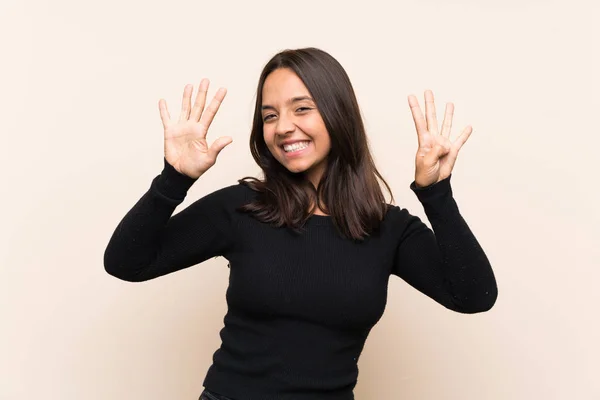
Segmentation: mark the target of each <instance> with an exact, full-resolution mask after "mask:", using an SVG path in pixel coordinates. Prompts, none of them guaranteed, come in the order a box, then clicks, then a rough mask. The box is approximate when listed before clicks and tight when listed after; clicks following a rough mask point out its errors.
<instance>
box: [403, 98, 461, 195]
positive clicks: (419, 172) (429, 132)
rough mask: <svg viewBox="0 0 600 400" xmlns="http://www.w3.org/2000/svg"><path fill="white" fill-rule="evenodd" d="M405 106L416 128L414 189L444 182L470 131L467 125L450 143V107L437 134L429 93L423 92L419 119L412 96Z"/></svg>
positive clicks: (451, 106)
mask: <svg viewBox="0 0 600 400" xmlns="http://www.w3.org/2000/svg"><path fill="white" fill-rule="evenodd" d="M408 104H409V105H410V110H411V113H412V116H413V120H414V122H415V127H416V128H417V135H418V139H419V148H418V150H417V155H416V159H415V183H416V185H417V186H418V187H425V186H429V185H433V184H435V183H437V182H439V181H441V180H444V179H446V178H447V177H449V176H450V174H451V173H452V169H453V168H454V163H455V162H456V158H457V157H458V152H459V150H460V149H461V147H462V146H463V145H464V144H465V142H466V141H467V139H468V138H469V136H471V133H472V132H473V128H472V127H471V126H470V125H468V126H467V127H466V128H465V129H463V131H462V133H461V134H460V136H459V137H458V138H457V139H456V140H455V141H454V142H451V141H450V130H451V128H452V117H453V115H454V104H452V103H447V104H446V112H445V115H444V121H443V123H442V130H441V132H439V131H438V122H437V118H436V114H435V103H434V101H433V92H432V91H431V90H426V91H425V114H426V116H427V119H425V117H423V113H422V112H421V108H420V107H419V101H418V100H417V98H416V97H415V96H414V95H410V96H408Z"/></svg>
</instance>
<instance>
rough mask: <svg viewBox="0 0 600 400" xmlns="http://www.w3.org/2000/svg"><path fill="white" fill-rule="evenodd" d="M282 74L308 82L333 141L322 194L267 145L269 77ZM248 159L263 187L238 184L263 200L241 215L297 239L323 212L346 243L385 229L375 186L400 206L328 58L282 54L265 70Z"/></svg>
mask: <svg viewBox="0 0 600 400" xmlns="http://www.w3.org/2000/svg"><path fill="white" fill-rule="evenodd" d="M279 68H289V69H291V70H292V71H294V73H296V75H298V77H299V78H300V79H301V80H302V82H303V83H304V85H305V86H306V88H307V89H308V91H309V92H310V94H311V96H312V98H313V99H314V101H315V103H316V106H317V109H318V111H319V112H320V114H321V117H322V118H323V121H324V123H325V127H326V129H327V132H328V133H329V136H330V140H331V150H330V152H329V155H328V157H327V168H326V171H325V172H324V174H323V176H322V178H321V181H320V183H319V185H318V187H317V188H316V189H315V187H314V186H313V185H312V184H311V183H310V182H309V181H308V179H305V177H304V175H303V174H302V173H292V172H290V171H288V170H287V169H286V168H285V167H284V166H283V165H281V164H280V163H279V161H277V160H276V159H275V157H273V155H272V154H271V152H270V151H269V149H268V148H267V145H266V143H265V140H264V136H263V118H262V113H261V106H262V92H263V85H264V83H265V80H266V79H267V76H269V74H270V73H271V72H273V71H275V70H276V69H279ZM250 151H251V152H252V156H253V157H254V160H255V161H256V163H257V164H258V165H259V167H260V168H261V169H262V171H263V174H264V179H263V180H259V179H257V178H255V177H244V178H242V179H240V180H239V181H238V182H239V183H241V184H244V185H247V186H249V187H250V188H252V189H253V190H255V191H257V192H259V196H257V197H256V199H255V200H254V201H252V202H251V203H249V204H246V205H244V206H242V207H241V208H240V210H241V211H245V212H251V213H252V214H253V215H254V216H255V217H256V218H257V219H258V220H259V221H262V222H266V223H271V224H274V225H275V226H278V227H281V226H284V225H286V226H288V227H290V228H292V229H293V230H294V231H296V232H299V231H300V230H301V227H302V225H303V224H304V223H305V222H306V221H307V220H308V218H310V216H311V215H312V213H313V212H314V208H315V207H316V205H317V204H318V205H319V207H320V208H321V209H322V210H323V211H325V212H326V213H327V214H329V215H330V216H331V217H332V218H333V222H334V224H335V226H336V227H337V229H338V231H339V232H340V233H341V234H342V235H343V236H344V237H346V238H351V239H355V240H363V239H364V237H365V236H370V234H371V233H372V232H374V231H375V230H376V229H377V228H378V227H379V225H380V222H381V220H382V219H383V217H384V216H385V213H386V211H387V207H388V206H387V204H386V203H385V198H384V196H383V193H382V190H381V187H380V186H379V183H378V181H377V179H379V180H380V181H381V182H382V183H383V184H384V185H385V187H386V189H387V191H388V193H389V194H390V196H391V201H392V202H393V201H394V196H393V194H392V191H391V189H390V187H389V185H388V184H387V182H386V181H385V180H384V179H383V177H382V176H381V174H380V173H379V171H377V168H376V167H375V163H374V161H373V158H372V156H371V152H370V150H369V145H368V141H367V135H366V133H365V128H364V124H363V121H362V117H361V115H360V108H359V106H358V102H357V100H356V95H355V93H354V89H353V88H352V84H351V83H350V79H349V77H348V75H347V74H346V71H345V70H344V68H343V67H342V66H341V64H340V63H339V62H338V61H337V60H336V59H335V58H333V57H332V56H331V55H330V54H328V53H327V52H325V51H323V50H320V49H317V48H313V47H310V48H303V49H296V50H290V49H288V50H284V51H282V52H280V53H278V54H276V55H275V56H273V58H271V60H270V61H269V62H268V63H267V64H266V65H265V67H264V68H263V71H262V73H261V75H260V79H259V82H258V88H257V91H256V106H255V110H254V119H253V123H252V131H251V134H250ZM311 205H312V209H311Z"/></svg>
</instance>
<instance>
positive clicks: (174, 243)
mask: <svg viewBox="0 0 600 400" xmlns="http://www.w3.org/2000/svg"><path fill="white" fill-rule="evenodd" d="M208 85H209V82H208V80H206V79H204V80H202V82H201V83H200V87H199V90H198V94H197V96H196V99H195V102H194V104H193V106H192V104H191V97H192V91H193V87H192V86H190V85H187V86H186V87H185V89H184V93H183V105H182V110H181V114H180V116H179V118H178V120H173V119H172V118H171V116H170V115H169V112H168V110H167V105H166V103H165V101H164V100H162V99H161V100H160V101H159V109H160V115H161V119H162V122H163V125H164V139H165V140H164V143H165V148H164V168H163V170H162V172H161V173H160V175H158V176H156V177H155V178H154V179H153V180H152V183H151V184H150V187H149V189H148V191H147V192H146V193H145V194H144V195H143V196H142V197H141V199H140V200H139V201H138V202H137V203H136V204H135V205H134V206H133V208H132V209H131V210H130V211H129V212H128V213H127V214H126V215H125V217H124V218H123V219H122V221H121V222H120V223H119V225H118V226H117V228H116V229H115V231H114V234H113V236H112V238H111V239H110V242H109V244H108V246H107V248H106V252H105V256H104V265H105V268H106V271H107V272H108V273H109V274H111V275H113V276H115V277H117V278H119V279H123V280H126V281H131V282H140V281H144V280H148V279H153V278H156V277H159V276H162V275H165V274H168V273H171V272H174V271H177V270H180V269H183V268H187V267H190V266H192V265H196V264H198V263H201V262H203V261H205V260H207V259H209V258H211V257H215V256H223V257H225V258H226V259H227V260H228V261H229V266H230V278H229V288H228V290H227V295H226V298H227V305H228V311H227V314H226V316H225V318H224V328H223V329H222V330H221V333H220V334H221V339H222V345H221V346H220V348H219V349H218V350H217V351H216V352H215V354H214V357H213V365H212V366H211V367H210V368H209V370H208V373H207V375H206V377H205V379H204V382H203V386H204V387H205V390H204V391H203V393H202V394H201V396H200V398H201V399H203V400H215V399H217V400H223V399H224V400H227V399H233V400H285V399H293V400H304V399H319V400H325V399H331V400H333V399H335V400H348V399H353V398H354V394H353V389H354V387H355V385H356V383H357V377H358V368H357V362H358V359H359V356H360V354H361V351H362V349H363V345H364V343H365V340H366V338H367V336H368V334H369V332H370V330H371V329H372V327H373V326H374V325H375V324H376V323H377V321H378V320H379V319H380V317H381V316H382V315H383V312H384V309H385V305H386V299H387V287H388V280H389V277H390V275H396V276H398V277H400V278H402V279H403V280H405V281H406V282H407V283H408V284H410V285H411V286H412V287H414V288H415V289H417V290H419V291H420V292H422V293H423V294H425V295H427V296H429V297H430V298H432V299H433V300H434V301H436V302H438V303H439V304H441V305H442V306H444V307H446V308H448V309H450V310H453V311H456V312H460V313H478V312H484V311H487V310H489V309H490V308H491V307H492V306H493V304H494V303H495V301H496V297H497V293H498V292H497V287H496V280H495V277H494V273H493V271H492V268H491V265H490V263H489V261H488V259H487V257H486V255H485V253H484V251H483V250H482V248H481V247H480V245H479V243H478V242H477V240H476V238H475V237H474V235H473V233H472V232H471V230H470V229H469V227H468V225H467V223H466V222H465V220H464V219H463V218H462V216H461V214H460V212H459V209H458V207H457V204H456V202H455V200H454V198H453V195H452V189H451V186H450V178H451V172H452V168H453V166H454V163H455V161H456V158H457V154H458V152H459V150H460V148H461V147H462V146H463V144H464V143H465V142H466V140H467V139H468V137H469V135H470V134H471V128H470V127H467V128H466V129H465V130H464V131H463V132H462V134H461V135H460V136H459V137H458V138H457V139H456V140H455V141H451V140H450V128H451V125H452V116H453V105H452V104H448V105H447V107H446V112H445V116H444V120H443V123H442V127H441V130H439V128H438V122H437V119H436V113H435V107H434V101H433V94H432V93H431V92H430V91H426V92H425V114H426V117H424V116H423V114H422V112H421V109H420V107H419V103H418V101H417V99H416V98H415V97H414V96H409V98H408V102H409V105H410V108H411V110H412V116H413V118H414V121H415V126H416V130H417V135H418V144H419V145H418V149H417V153H416V162H415V164H416V171H415V180H414V181H413V182H412V183H411V184H410V188H411V189H412V191H413V192H414V193H415V195H416V196H417V198H418V199H419V201H420V202H421V203H422V205H423V207H424V211H425V213H426V215H427V217H428V219H429V221H430V222H431V226H432V228H433V230H432V229H430V228H428V227H427V226H426V225H425V224H424V223H423V222H422V221H421V220H420V219H419V218H418V217H416V216H414V215H411V214H410V213H409V212H408V211H407V210H406V209H404V208H400V207H398V206H393V205H391V204H388V203H386V202H385V199H384V196H383V193H382V190H381V188H380V185H379V181H381V182H382V183H383V184H384V186H385V187H386V189H387V191H388V192H391V191H390V189H389V187H388V185H387V183H385V181H384V180H383V178H382V177H381V175H380V174H379V172H378V171H377V169H376V168H375V165H374V162H373V159H372V157H371V154H370V151H369V147H368V145H367V137H366V134H365V129H364V126H363V123H362V120H361V116H360V110H359V107H358V103H357V101H356V97H355V94H354V91H353V89H352V85H351V83H350V80H349V78H348V76H347V74H346V72H345V71H344V69H343V68H342V66H341V65H340V64H339V63H338V62H337V61H336V60H335V59H334V58H333V57H332V56H331V55H329V54H328V53H326V52H324V51H322V50H319V49H315V48H305V49H297V50H286V51H283V52H281V53H279V54H277V55H275V56H274V57H273V58H272V59H271V60H270V61H269V62H268V63H267V65H266V66H265V68H264V70H263V72H262V74H261V76H260V80H259V83H258V90H257V98H256V108H255V112H254V121H253V127H252V132H251V134H250V150H251V153H252V156H253V157H254V159H255V160H256V162H257V163H258V165H259V166H260V167H261V169H262V171H263V173H264V177H263V179H260V180H259V179H256V178H252V177H246V178H244V179H240V180H239V181H238V183H237V184H234V185H230V186H227V187H224V188H222V189H219V190H217V191H214V192H212V193H210V194H208V195H206V196H204V197H203V198H201V199H199V200H197V201H195V202H194V203H193V204H191V205H190V206H189V207H187V208H185V209H183V210H182V211H180V212H179V213H177V214H176V215H173V212H174V210H175V208H176V207H177V206H178V205H179V204H181V202H182V201H183V200H184V198H185V196H186V194H187V191H188V190H189V188H190V187H191V186H192V185H193V184H194V183H195V182H196V181H197V180H199V179H200V177H201V176H202V174H204V173H205V172H206V171H207V170H208V169H209V168H211V167H212V166H213V165H214V164H215V162H216V159H217V156H218V154H219V153H220V152H221V150H223V148H224V147H225V146H227V145H228V144H229V143H231V142H232V139H231V137H220V138H218V139H217V140H215V141H214V142H213V144H212V145H209V144H208V142H207V139H206V135H207V131H208V128H209V127H210V124H211V122H212V121H213V118H214V117H215V114H216V113H217V111H218V109H219V106H220V105H221V102H222V101H223V99H224V97H225V94H226V91H225V89H223V88H221V89H219V90H218V91H217V93H216V95H215V97H214V99H213V100H212V101H211V103H210V104H209V105H208V107H206V109H205V100H206V93H207V91H208ZM200 181H201V179H200ZM390 194H391V193H390ZM392 201H393V196H392Z"/></svg>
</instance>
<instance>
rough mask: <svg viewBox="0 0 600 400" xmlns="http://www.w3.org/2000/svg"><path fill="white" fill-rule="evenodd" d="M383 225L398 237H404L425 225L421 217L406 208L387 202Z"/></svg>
mask: <svg viewBox="0 0 600 400" xmlns="http://www.w3.org/2000/svg"><path fill="white" fill-rule="evenodd" d="M383 225H384V226H385V227H386V230H387V231H388V232H393V236H394V237H396V238H402V237H403V236H405V235H406V234H409V233H410V232H412V231H413V230H415V229H417V230H419V229H422V228H423V227H424V226H425V225H424V223H423V221H422V220H421V218H419V217H418V216H416V215H413V214H411V213H410V212H409V211H408V210H407V209H406V208H403V207H400V206H397V205H393V204H387V212H386V215H385V218H384V220H383Z"/></svg>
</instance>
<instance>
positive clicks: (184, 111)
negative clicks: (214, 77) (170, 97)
mask: <svg viewBox="0 0 600 400" xmlns="http://www.w3.org/2000/svg"><path fill="white" fill-rule="evenodd" d="M193 90H194V86H192V85H189V84H188V85H185V87H184V88H183V100H182V101H181V114H180V115H179V121H187V120H188V119H189V117H190V107H191V104H190V103H191V99H192V91H193Z"/></svg>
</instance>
